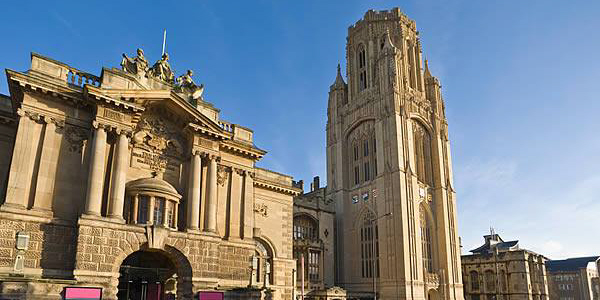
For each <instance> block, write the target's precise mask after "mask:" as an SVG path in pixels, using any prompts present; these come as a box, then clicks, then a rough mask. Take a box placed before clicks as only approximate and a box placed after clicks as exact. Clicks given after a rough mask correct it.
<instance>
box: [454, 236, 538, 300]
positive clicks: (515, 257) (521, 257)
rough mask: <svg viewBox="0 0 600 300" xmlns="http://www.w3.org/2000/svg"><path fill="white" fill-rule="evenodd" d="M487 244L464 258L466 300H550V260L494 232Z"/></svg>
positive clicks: (486, 239) (488, 237)
mask: <svg viewBox="0 0 600 300" xmlns="http://www.w3.org/2000/svg"><path fill="white" fill-rule="evenodd" d="M484 239H485V244H483V245H482V246H481V247H479V248H477V249H473V250H471V253H472V254H470V255H463V256H462V260H461V261H462V270H463V283H464V285H465V288H464V291H465V299H466V300H547V299H548V281H547V278H546V267H545V262H546V258H545V257H544V256H542V255H540V254H537V253H534V252H532V251H529V250H525V249H521V248H519V241H508V242H505V241H504V240H502V238H501V237H500V235H498V234H496V233H494V232H493V231H492V232H491V233H490V234H489V235H486V236H484Z"/></svg>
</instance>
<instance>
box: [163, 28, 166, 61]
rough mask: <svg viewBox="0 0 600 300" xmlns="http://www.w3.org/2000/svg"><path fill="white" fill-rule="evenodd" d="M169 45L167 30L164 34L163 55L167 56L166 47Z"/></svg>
mask: <svg viewBox="0 0 600 300" xmlns="http://www.w3.org/2000/svg"><path fill="white" fill-rule="evenodd" d="M166 45H167V30H166V29H165V31H164V33H163V48H162V55H164V54H165V46H166Z"/></svg>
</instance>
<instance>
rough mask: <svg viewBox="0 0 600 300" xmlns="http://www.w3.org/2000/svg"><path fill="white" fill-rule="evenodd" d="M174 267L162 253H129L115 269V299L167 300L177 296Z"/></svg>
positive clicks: (176, 280) (166, 255)
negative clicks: (117, 275) (116, 289)
mask: <svg viewBox="0 0 600 300" xmlns="http://www.w3.org/2000/svg"><path fill="white" fill-rule="evenodd" d="M177 271H178V270H177V266H176V264H175V262H174V261H173V260H171V258H170V257H169V255H168V253H166V252H164V251H148V250H140V251H136V252H133V253H131V254H130V255H129V256H127V257H126V258H125V260H123V263H122V264H121V267H120V268H119V274H120V276H119V285H118V293H117V299H119V300H169V299H175V295H176V294H177V282H178V277H180V275H181V274H180V275H178V274H177V273H178V272H177Z"/></svg>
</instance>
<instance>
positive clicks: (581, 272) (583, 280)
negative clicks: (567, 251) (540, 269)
mask: <svg viewBox="0 0 600 300" xmlns="http://www.w3.org/2000/svg"><path fill="white" fill-rule="evenodd" d="M599 264H600V257H598V256H590V257H576V258H568V259H563V260H549V261H547V262H546V268H547V269H548V285H549V292H550V300H597V299H599V298H598V294H599V292H600V290H599V287H598V284H599V282H598V281H599V279H598V265H599Z"/></svg>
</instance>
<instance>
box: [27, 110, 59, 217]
mask: <svg viewBox="0 0 600 300" xmlns="http://www.w3.org/2000/svg"><path fill="white" fill-rule="evenodd" d="M44 120H45V121H46V125H45V127H44V141H43V144H42V145H43V149H44V151H42V153H41V158H40V166H39V170H38V174H37V181H36V188H35V198H34V200H33V201H34V202H33V209H34V210H38V211H42V212H46V213H52V198H53V195H54V180H55V179H56V170H57V167H58V165H57V163H58V156H59V154H60V145H61V142H62V135H61V134H58V133H57V128H58V129H61V128H64V121H62V120H56V119H54V118H44Z"/></svg>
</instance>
